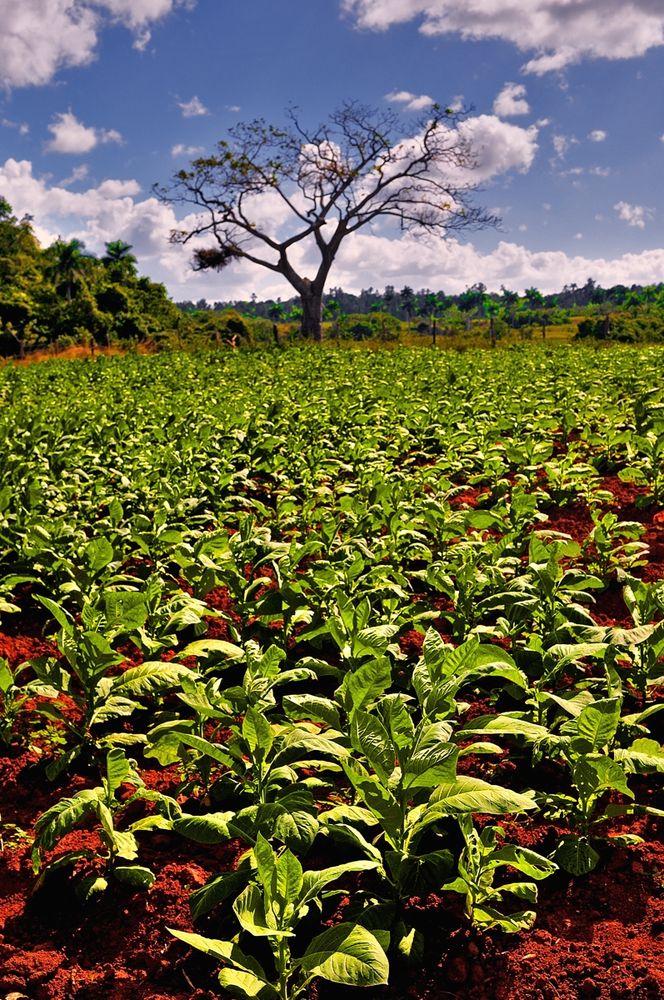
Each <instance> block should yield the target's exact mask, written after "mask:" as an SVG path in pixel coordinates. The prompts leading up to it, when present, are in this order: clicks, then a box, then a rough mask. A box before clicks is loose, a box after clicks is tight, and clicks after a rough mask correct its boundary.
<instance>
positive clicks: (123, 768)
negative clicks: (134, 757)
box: [106, 750, 136, 795]
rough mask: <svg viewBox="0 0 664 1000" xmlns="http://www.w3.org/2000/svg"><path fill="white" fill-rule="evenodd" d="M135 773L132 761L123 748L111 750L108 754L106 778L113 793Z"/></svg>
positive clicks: (110, 791)
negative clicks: (128, 758)
mask: <svg viewBox="0 0 664 1000" xmlns="http://www.w3.org/2000/svg"><path fill="white" fill-rule="evenodd" d="M134 774H135V772H134V769H133V767H132V765H131V762H130V761H128V760H127V758H126V757H125V755H124V751H123V750H109V752H108V753H107V754H106V778H107V781H108V790H109V793H110V794H111V795H115V793H116V792H117V790H118V788H119V787H120V785H121V784H122V783H123V782H124V781H127V779H128V778H129V777H130V776H131V775H134ZM135 783H136V782H134V784H135Z"/></svg>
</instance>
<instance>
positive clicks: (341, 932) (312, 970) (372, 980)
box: [299, 924, 389, 986]
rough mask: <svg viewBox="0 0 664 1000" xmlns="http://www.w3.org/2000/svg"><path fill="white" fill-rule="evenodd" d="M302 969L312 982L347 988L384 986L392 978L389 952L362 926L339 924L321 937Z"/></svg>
mask: <svg viewBox="0 0 664 1000" xmlns="http://www.w3.org/2000/svg"><path fill="white" fill-rule="evenodd" d="M299 965H300V967H301V968H302V969H303V970H304V971H305V972H307V973H308V974H309V976H310V977H311V978H313V977H315V976H320V978H321V979H327V980H328V981H329V982H331V983H341V984H342V985H344V986H382V985H384V984H386V983H387V978H388V974H389V965H388V961H387V956H386V955H385V952H384V951H383V949H382V948H381V946H380V945H379V943H378V941H377V940H376V938H375V937H374V936H373V934H371V932H370V931H368V930H366V928H364V927H361V926H360V925H359V924H337V926H336V927H330V928H329V929H328V930H326V931H323V933H322V934H319V935H317V937H315V938H314V939H313V941H312V942H311V944H310V945H309V947H308V948H307V950H306V952H305V953H304V955H303V956H302V958H301V959H300V960H299Z"/></svg>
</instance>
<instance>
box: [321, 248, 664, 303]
mask: <svg viewBox="0 0 664 1000" xmlns="http://www.w3.org/2000/svg"><path fill="white" fill-rule="evenodd" d="M663 267H664V248H661V249H656V250H648V251H643V252H641V253H634V254H631V253H630V254H624V255H623V256H621V257H616V258H613V259H606V258H592V257H587V256H579V255H570V254H567V253H565V252H564V251H561V250H547V251H537V252H535V251H532V250H528V249H527V248H526V247H524V246H522V245H519V244H517V243H511V242H507V241H501V242H500V243H499V244H498V245H497V247H496V248H495V249H494V250H492V251H490V252H488V253H481V252H480V251H479V250H477V248H476V247H474V246H472V244H468V243H466V244H461V243H459V242H458V241H456V240H448V241H446V242H441V243H429V242H427V243H422V242H421V241H418V240H415V239H412V238H407V237H406V238H403V239H400V240H396V239H389V238H383V237H379V236H372V235H370V234H361V233H359V234H357V235H356V236H355V237H354V238H353V239H352V240H351V239H349V240H347V241H346V243H344V244H343V245H342V248H341V252H340V254H339V257H338V259H337V262H336V263H335V266H334V271H333V274H332V275H331V279H330V280H331V283H332V285H341V287H343V288H345V289H348V290H349V291H357V290H359V289H360V288H368V287H369V286H370V285H372V286H373V287H374V288H376V287H378V288H381V287H383V285H386V284H392V285H397V286H399V287H401V286H403V285H410V286H411V287H412V288H435V289H440V288H442V289H444V290H445V291H446V292H448V293H450V294H456V293H458V292H462V291H463V290H464V289H465V288H467V287H468V286H469V285H470V284H472V283H473V282H476V281H482V282H484V284H485V285H486V286H487V287H488V288H489V289H490V290H499V289H500V286H501V285H505V286H506V287H508V288H513V289H515V290H517V291H520V292H523V291H524V290H525V289H526V288H528V287H530V286H532V285H534V286H535V287H536V288H539V289H541V290H542V291H543V292H547V293H548V292H556V291H559V290H560V289H561V288H562V287H563V285H565V284H569V283H571V282H574V281H578V279H579V274H582V275H584V277H585V276H586V275H591V276H592V277H593V278H594V279H595V280H596V281H598V282H599V283H600V284H601V285H603V286H604V287H610V286H611V285H616V284H619V283H623V284H627V285H629V284H639V283H641V284H649V283H651V282H657V281H659V280H660V279H661V273H662V268H663Z"/></svg>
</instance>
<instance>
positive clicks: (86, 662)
mask: <svg viewBox="0 0 664 1000" xmlns="http://www.w3.org/2000/svg"><path fill="white" fill-rule="evenodd" d="M39 600H40V601H41V603H42V604H43V605H44V607H46V608H47V609H48V610H49V611H50V612H51V614H52V615H53V617H54V618H55V620H56V622H57V623H58V625H59V626H60V629H59V631H58V633H57V637H56V641H57V645H58V649H59V650H60V652H61V653H62V656H63V658H64V659H65V661H66V663H67V665H68V666H69V671H67V670H65V669H64V668H63V667H62V666H61V665H60V664H59V663H58V662H57V661H56V660H54V659H52V658H46V659H41V660H39V661H31V662H30V665H31V666H32V667H33V668H34V670H35V672H36V673H37V676H38V677H39V679H40V680H41V681H42V682H44V683H46V684H47V685H50V686H52V687H54V688H55V689H56V691H57V693H58V694H60V693H62V694H67V695H68V696H69V697H70V698H71V699H72V700H73V701H74V703H75V704H76V707H77V708H78V709H79V712H80V720H77V721H76V722H72V721H71V720H70V719H69V718H68V717H67V716H66V715H65V714H63V712H62V711H61V710H60V709H59V708H58V707H57V705H49V704H44V705H39V706H38V707H37V708H36V711H37V712H38V713H39V714H41V715H45V716H46V717H47V718H49V719H53V720H55V721H57V722H59V723H61V724H62V725H63V726H64V727H65V729H66V731H67V733H68V736H69V741H70V744H71V745H70V748H69V749H68V750H67V751H66V752H65V753H64V754H63V755H62V756H60V757H58V758H56V759H55V760H53V761H51V763H50V764H49V766H48V768H47V771H46V773H47V776H48V777H49V778H51V779H52V778H55V777H56V776H57V775H58V774H60V772H61V771H63V770H64V769H65V768H66V767H68V766H69V764H71V762H72V761H73V760H74V759H75V758H76V757H78V756H79V754H80V753H82V752H83V751H84V750H87V751H91V752H93V753H95V752H97V751H98V750H99V749H100V747H101V746H102V745H103V740H101V739H100V738H98V737H97V736H96V735H95V734H94V733H93V727H95V726H97V725H101V724H102V723H106V722H110V721H112V720H114V719H118V718H123V717H127V716H129V715H132V714H133V712H135V711H136V709H138V708H141V707H142V705H141V702H140V701H139V700H137V699H139V698H141V697H144V696H146V695H150V694H152V695H155V694H160V693H163V692H165V691H167V690H169V689H171V688H174V687H178V685H179V683H180V680H181V678H182V677H192V676H196V675H195V673H194V672H192V671H189V670H188V669H187V668H186V667H183V666H182V665H181V664H179V663H162V662H158V661H155V662H148V663H143V664H142V665H141V666H138V667H130V668H129V669H128V670H126V671H125V672H124V673H122V674H120V675H119V676H117V677H108V676H107V674H108V670H109V668H110V667H112V666H117V665H118V664H119V663H122V661H123V657H122V656H121V655H120V654H119V653H117V652H116V651H115V650H114V649H113V648H112V646H111V644H110V642H109V639H108V637H107V635H106V632H105V628H106V625H107V620H106V618H105V616H102V615H101V614H100V613H99V612H98V611H97V610H96V609H95V608H94V606H93V605H91V604H86V605H85V606H84V608H83V612H82V613H81V624H80V625H78V624H77V623H76V622H75V621H74V619H73V618H72V617H71V615H70V614H69V613H68V612H67V611H66V610H65V609H64V608H63V607H62V606H61V605H59V604H56V603H55V601H51V600H49V599H48V598H46V597H40V598H39ZM110 634H111V637H113V636H114V635H115V634H116V632H115V631H114V630H113V629H111V633H110ZM105 739H106V741H108V739H109V738H108V737H106V738H105ZM123 739H124V737H123Z"/></svg>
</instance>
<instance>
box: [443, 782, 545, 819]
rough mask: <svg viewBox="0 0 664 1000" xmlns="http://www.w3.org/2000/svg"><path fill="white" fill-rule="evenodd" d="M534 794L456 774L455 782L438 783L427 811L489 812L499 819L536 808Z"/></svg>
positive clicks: (449, 812) (453, 812)
mask: <svg viewBox="0 0 664 1000" xmlns="http://www.w3.org/2000/svg"><path fill="white" fill-rule="evenodd" d="M533 795H534V793H533V792H527V793H525V794H522V793H520V792H513V791H512V790H511V789H509V788H503V787H502V786H500V785H492V784H490V783H489V782H488V781H482V780H481V779H480V778H471V777H468V776H467V775H458V776H457V779H456V781H453V782H448V783H446V784H441V785H439V786H438V788H436V789H434V791H433V793H432V795H431V798H430V799H429V805H430V808H432V809H435V810H436V812H440V813H443V814H444V815H450V816H453V815H455V814H457V813H488V814H489V815H490V816H501V815H504V814H506V813H520V812H525V811H527V810H529V809H535V808H536V804H535V802H534V799H533Z"/></svg>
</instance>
